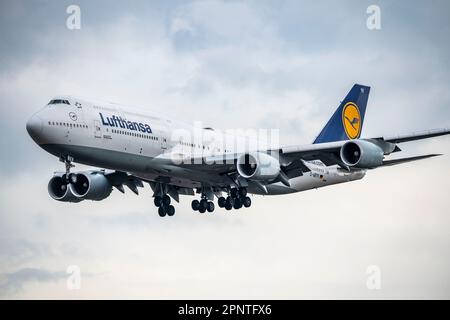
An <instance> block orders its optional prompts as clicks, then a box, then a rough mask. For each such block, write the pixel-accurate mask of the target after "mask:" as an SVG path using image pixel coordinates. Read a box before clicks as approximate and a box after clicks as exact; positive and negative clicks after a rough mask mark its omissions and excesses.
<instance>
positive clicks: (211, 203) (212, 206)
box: [206, 201, 214, 212]
mask: <svg viewBox="0 0 450 320" xmlns="http://www.w3.org/2000/svg"><path fill="white" fill-rule="evenodd" d="M206 210H208V212H213V211H214V202H212V201H209V202H208V204H207V206H206Z"/></svg>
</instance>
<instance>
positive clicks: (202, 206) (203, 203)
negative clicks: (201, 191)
mask: <svg viewBox="0 0 450 320" xmlns="http://www.w3.org/2000/svg"><path fill="white" fill-rule="evenodd" d="M207 208H208V200H206V199H202V200H200V209H205V210H204V211H203V212H205V211H206V209H207Z"/></svg>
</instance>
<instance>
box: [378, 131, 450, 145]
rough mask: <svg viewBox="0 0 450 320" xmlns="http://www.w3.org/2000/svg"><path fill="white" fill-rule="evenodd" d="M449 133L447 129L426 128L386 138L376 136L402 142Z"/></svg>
mask: <svg viewBox="0 0 450 320" xmlns="http://www.w3.org/2000/svg"><path fill="white" fill-rule="evenodd" d="M449 133H450V130H449V129H434V130H428V131H422V132H414V133H412V134H408V135H400V136H394V137H388V138H378V139H383V140H384V141H386V142H391V143H402V142H408V141H415V140H421V139H428V138H432V137H438V136H443V135H446V134H449Z"/></svg>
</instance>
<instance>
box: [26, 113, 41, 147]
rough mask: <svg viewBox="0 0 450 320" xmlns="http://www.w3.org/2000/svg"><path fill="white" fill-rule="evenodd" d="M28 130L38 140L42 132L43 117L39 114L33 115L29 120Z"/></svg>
mask: <svg viewBox="0 0 450 320" xmlns="http://www.w3.org/2000/svg"><path fill="white" fill-rule="evenodd" d="M27 131H28V134H29V135H30V137H31V138H33V140H34V141H36V142H37V140H38V139H39V135H40V133H41V132H42V119H41V118H40V117H39V116H38V115H36V114H35V115H33V116H32V117H31V118H30V119H29V120H28V121H27Z"/></svg>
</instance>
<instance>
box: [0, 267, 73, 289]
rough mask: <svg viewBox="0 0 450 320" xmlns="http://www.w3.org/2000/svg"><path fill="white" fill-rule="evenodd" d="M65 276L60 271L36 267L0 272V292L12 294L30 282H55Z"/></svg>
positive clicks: (65, 275)
mask: <svg viewBox="0 0 450 320" xmlns="http://www.w3.org/2000/svg"><path fill="white" fill-rule="evenodd" d="M66 277H67V274H66V273H65V272H62V271H49V270H45V269H38V268H23V269H20V270H17V271H15V272H11V273H4V274H0V294H2V295H4V294H14V293H17V292H19V291H22V290H23V288H24V286H25V285H26V284H28V283H30V282H37V283H48V282H57V281H59V280H62V279H64V278H66Z"/></svg>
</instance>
